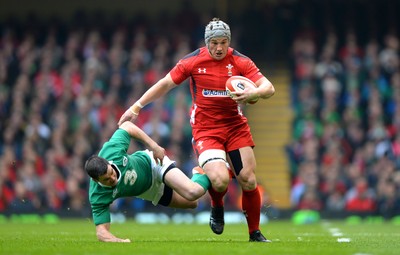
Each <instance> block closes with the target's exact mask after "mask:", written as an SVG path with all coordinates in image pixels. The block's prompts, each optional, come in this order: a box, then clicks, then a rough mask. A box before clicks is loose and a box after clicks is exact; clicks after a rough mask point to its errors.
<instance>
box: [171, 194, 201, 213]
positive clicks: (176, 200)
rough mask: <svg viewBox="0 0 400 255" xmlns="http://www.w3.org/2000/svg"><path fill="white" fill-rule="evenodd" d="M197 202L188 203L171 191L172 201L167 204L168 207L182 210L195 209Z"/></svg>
mask: <svg viewBox="0 0 400 255" xmlns="http://www.w3.org/2000/svg"><path fill="white" fill-rule="evenodd" d="M197 204H198V202H197V200H195V201H189V200H187V199H186V198H184V197H183V196H181V195H179V194H178V192H176V191H173V192H172V199H171V203H170V204H169V207H173V208H182V209H194V208H196V207H197Z"/></svg>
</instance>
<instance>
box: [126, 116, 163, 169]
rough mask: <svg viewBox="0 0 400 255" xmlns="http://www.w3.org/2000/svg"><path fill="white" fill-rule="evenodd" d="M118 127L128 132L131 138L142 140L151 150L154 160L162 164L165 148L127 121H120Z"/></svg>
mask: <svg viewBox="0 0 400 255" xmlns="http://www.w3.org/2000/svg"><path fill="white" fill-rule="evenodd" d="M119 128H121V129H123V130H125V131H126V132H128V134H129V135H130V136H131V137H132V138H134V139H136V140H138V141H140V142H142V143H143V144H144V145H145V146H146V147H147V148H148V149H149V150H151V151H152V152H153V155H154V160H155V161H156V162H159V163H160V164H162V162H163V159H164V156H165V149H164V148H163V147H161V146H160V145H158V144H157V143H156V142H155V141H154V140H153V139H151V138H150V137H149V136H148V135H147V134H146V133H145V132H144V131H143V130H141V129H140V128H139V127H138V126H136V125H135V124H133V123H132V122H129V121H125V122H124V123H122V124H121V125H120V127H119Z"/></svg>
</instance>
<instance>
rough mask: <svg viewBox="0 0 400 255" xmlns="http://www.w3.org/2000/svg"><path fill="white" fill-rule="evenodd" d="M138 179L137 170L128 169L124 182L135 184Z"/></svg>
mask: <svg viewBox="0 0 400 255" xmlns="http://www.w3.org/2000/svg"><path fill="white" fill-rule="evenodd" d="M136 179H137V173H136V171H134V170H128V171H126V173H125V178H124V183H125V185H128V184H129V185H131V186H132V185H133V184H135V182H136Z"/></svg>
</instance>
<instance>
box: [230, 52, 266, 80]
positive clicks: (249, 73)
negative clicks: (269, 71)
mask: <svg viewBox="0 0 400 255" xmlns="http://www.w3.org/2000/svg"><path fill="white" fill-rule="evenodd" d="M236 64H238V65H239V67H240V72H241V75H243V76H244V77H246V78H248V79H250V80H252V81H253V82H256V81H258V80H259V79H261V78H263V77H264V75H263V74H262V73H261V72H260V69H259V68H258V67H257V66H256V64H255V63H254V62H253V60H251V59H250V58H248V57H239V58H238V59H237V60H236Z"/></svg>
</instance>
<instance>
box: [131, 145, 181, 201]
mask: <svg viewBox="0 0 400 255" xmlns="http://www.w3.org/2000/svg"><path fill="white" fill-rule="evenodd" d="M144 152H146V153H147V155H149V157H150V160H151V172H152V175H153V178H152V183H151V187H150V188H149V189H148V190H147V191H145V192H144V193H143V194H140V195H139V196H137V197H138V198H142V199H144V200H147V201H151V202H152V204H153V205H157V204H158V202H159V201H160V198H161V197H162V196H163V194H164V186H165V184H164V183H163V176H164V173H165V171H166V170H167V168H168V167H169V166H170V165H172V164H174V163H175V161H172V160H171V159H170V158H168V157H167V156H165V157H164V159H163V165H160V164H158V163H157V162H156V161H155V160H154V156H153V152H152V151H149V150H145V151H144Z"/></svg>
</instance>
